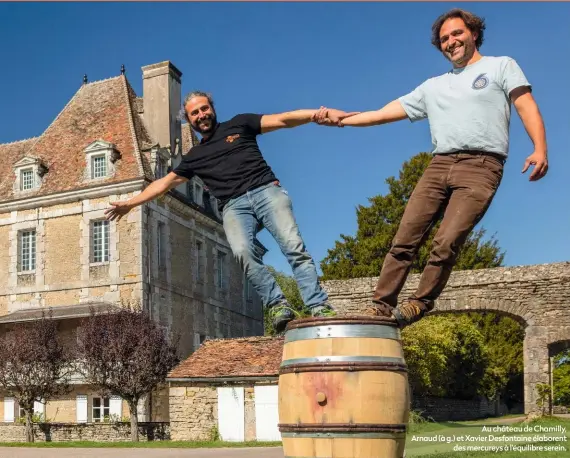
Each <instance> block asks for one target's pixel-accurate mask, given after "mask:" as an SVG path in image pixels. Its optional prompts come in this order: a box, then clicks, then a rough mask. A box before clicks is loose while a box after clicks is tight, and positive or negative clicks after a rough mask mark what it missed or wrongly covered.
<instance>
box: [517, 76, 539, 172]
mask: <svg viewBox="0 0 570 458" xmlns="http://www.w3.org/2000/svg"><path fill="white" fill-rule="evenodd" d="M511 100H512V101H513V104H514V106H515V108H516V110H517V113H518V114H519V116H520V118H521V121H522V123H523V125H524V127H525V129H526V132H527V134H528V136H529V137H530V139H531V141H532V143H533V144H534V152H533V153H532V154H531V155H530V156H528V157H527V158H526V161H525V163H524V166H523V170H522V173H525V172H526V171H527V170H528V168H529V167H530V166H531V165H534V170H533V171H532V173H531V174H530V176H529V178H528V179H529V180H530V181H537V180H540V179H541V178H542V177H544V176H545V175H546V172H547V171H548V152H547V147H546V130H545V128H544V121H543V120H542V115H541V114H540V110H539V109H538V105H537V103H536V101H535V100H534V97H533V96H532V93H531V91H530V89H529V88H528V87H525V86H523V87H519V88H517V89H514V90H513V91H512V92H511Z"/></svg>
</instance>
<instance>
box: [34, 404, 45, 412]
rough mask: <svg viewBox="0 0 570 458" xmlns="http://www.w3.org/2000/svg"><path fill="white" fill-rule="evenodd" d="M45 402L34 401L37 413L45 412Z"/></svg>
mask: <svg viewBox="0 0 570 458" xmlns="http://www.w3.org/2000/svg"><path fill="white" fill-rule="evenodd" d="M44 412H45V404H44V403H43V402H39V401H34V413H35V414H37V415H41V414H44Z"/></svg>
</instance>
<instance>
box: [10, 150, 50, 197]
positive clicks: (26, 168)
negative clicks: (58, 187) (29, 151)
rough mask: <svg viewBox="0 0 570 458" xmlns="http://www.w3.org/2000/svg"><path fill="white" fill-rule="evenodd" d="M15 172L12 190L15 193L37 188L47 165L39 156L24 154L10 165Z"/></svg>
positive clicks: (46, 169)
mask: <svg viewBox="0 0 570 458" xmlns="http://www.w3.org/2000/svg"><path fill="white" fill-rule="evenodd" d="M12 168H13V170H14V174H15V178H16V179H15V180H14V184H13V188H12V189H13V191H14V192H15V193H20V192H24V193H25V192H26V191H30V190H32V189H37V188H39V187H40V186H41V185H42V180H43V177H44V176H45V174H46V173H47V172H48V167H47V165H46V164H44V163H43V162H42V160H41V159H40V158H37V157H32V156H24V157H23V158H22V159H20V160H19V161H18V162H16V163H15V164H14V165H13V166H12Z"/></svg>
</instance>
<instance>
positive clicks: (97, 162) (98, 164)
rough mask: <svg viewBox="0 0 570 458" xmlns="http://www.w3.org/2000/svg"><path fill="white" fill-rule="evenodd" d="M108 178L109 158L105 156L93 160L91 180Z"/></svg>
mask: <svg viewBox="0 0 570 458" xmlns="http://www.w3.org/2000/svg"><path fill="white" fill-rule="evenodd" d="M106 176H107V158H106V157H105V155H104V154H102V155H100V156H93V157H92V158H91V178H92V179H96V178H105V177H106Z"/></svg>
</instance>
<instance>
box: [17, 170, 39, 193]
mask: <svg viewBox="0 0 570 458" xmlns="http://www.w3.org/2000/svg"><path fill="white" fill-rule="evenodd" d="M35 187H36V183H35V180H34V169H32V168H29V169H24V170H20V191H27V190H29V189H34V188H35Z"/></svg>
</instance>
